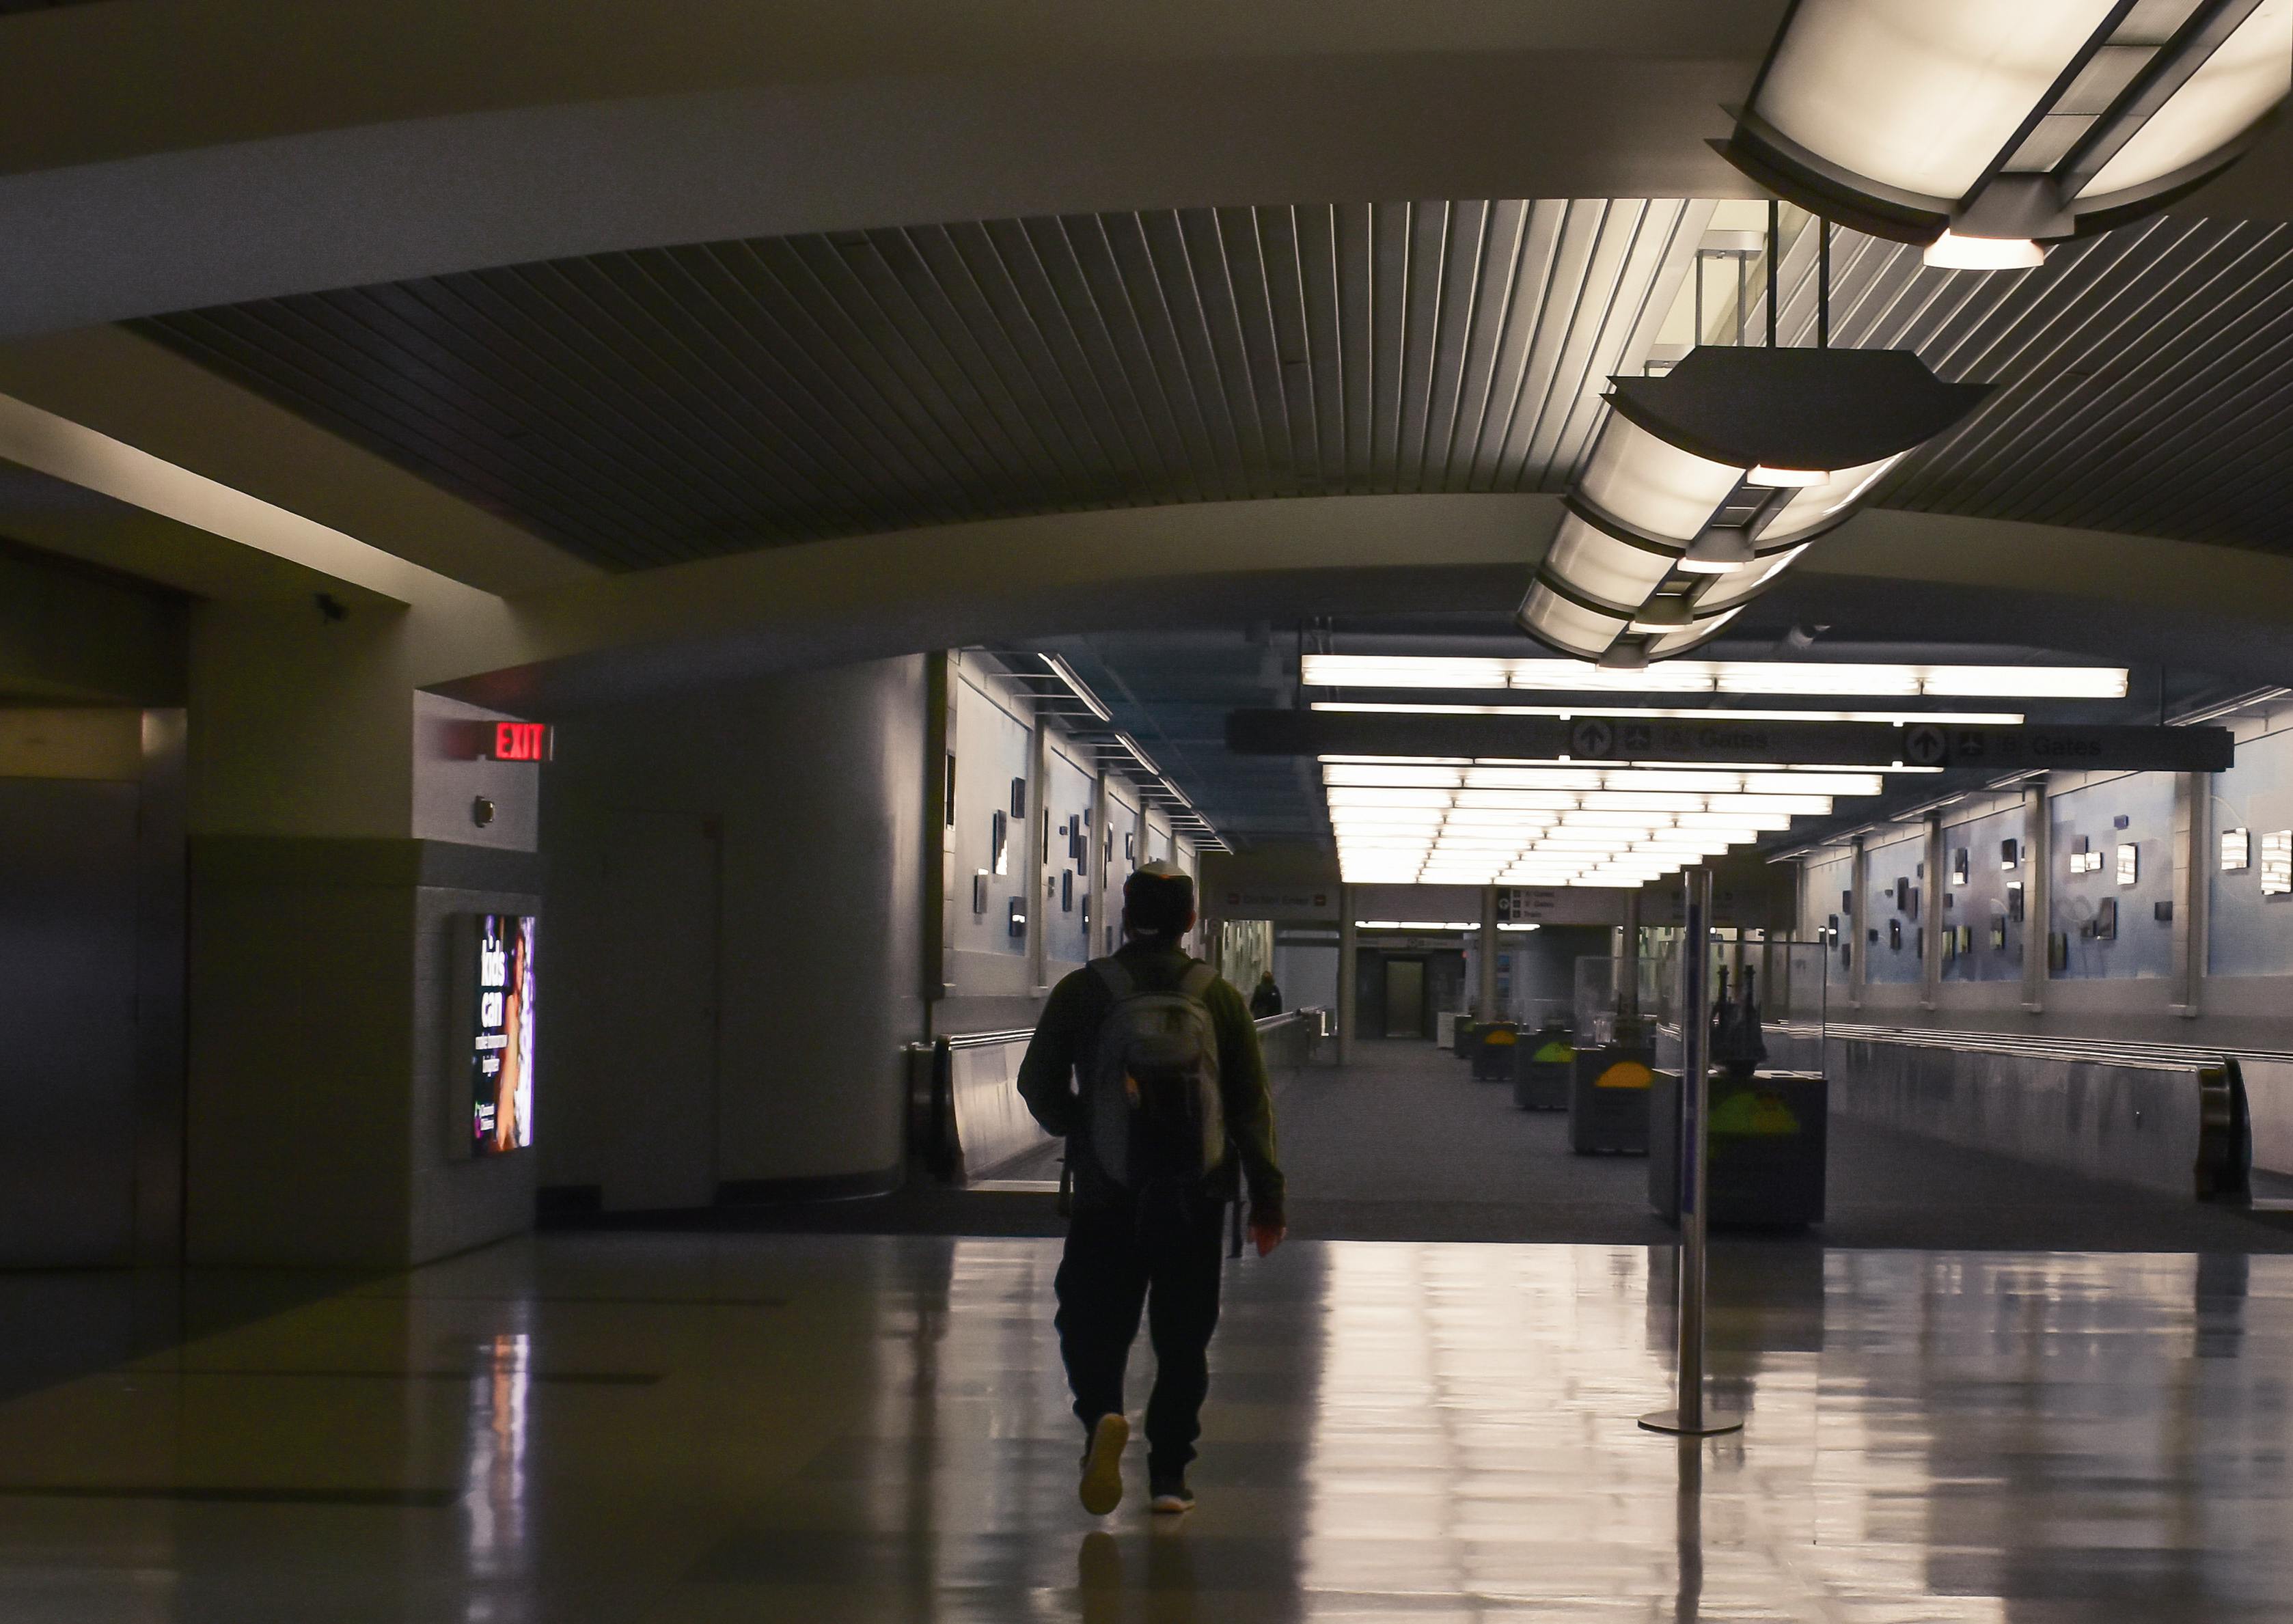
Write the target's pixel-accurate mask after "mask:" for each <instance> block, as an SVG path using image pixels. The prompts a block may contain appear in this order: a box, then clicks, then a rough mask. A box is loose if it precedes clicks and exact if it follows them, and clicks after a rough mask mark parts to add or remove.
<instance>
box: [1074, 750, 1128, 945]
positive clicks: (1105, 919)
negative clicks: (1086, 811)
mask: <svg viewBox="0 0 2293 1624" xmlns="http://www.w3.org/2000/svg"><path fill="white" fill-rule="evenodd" d="M1113 816H1114V802H1112V801H1110V800H1109V799H1108V798H1107V795H1106V768H1104V767H1101V768H1100V769H1099V770H1098V776H1097V777H1095V778H1093V779H1092V780H1090V840H1089V841H1088V842H1087V843H1085V844H1086V849H1085V850H1084V852H1083V854H1082V860H1083V867H1082V875H1081V876H1080V877H1081V878H1083V879H1087V880H1089V881H1090V928H1089V929H1088V930H1086V931H1084V932H1083V940H1082V953H1083V957H1085V958H1086V959H1091V958H1098V957H1101V956H1103V955H1105V954H1107V953H1111V952H1113V951H1114V948H1113V946H1112V945H1111V944H1110V943H1109V942H1108V941H1107V938H1106V927H1107V926H1108V925H1113V924H1115V923H1117V922H1118V919H1119V916H1120V915H1121V914H1122V897H1121V895H1120V893H1119V888H1117V887H1115V886H1113V885H1109V884H1108V883H1107V870H1108V869H1111V868H1112V867H1113V866H1114V865H1113V864H1112V863H1111V862H1109V861H1108V860H1107V820H1109V819H1110V818H1112V817H1113Z"/></svg>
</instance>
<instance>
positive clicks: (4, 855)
mask: <svg viewBox="0 0 2293 1624" xmlns="http://www.w3.org/2000/svg"><path fill="white" fill-rule="evenodd" d="M135 804H136V790H135V787H134V785H132V784H99V783H80V782H71V781H67V780H24V779H11V780H0V1266H5V1267H24V1266H28V1265H30V1266H49V1267H54V1266H59V1265H70V1264H124V1263H127V1262H129V1261H130V1260H131V1257H132V1254H133V1251H134V1211H135V1208H134V1200H135V1174H134V1165H135V1164H134V1156H135V1013H136V1012H135Z"/></svg>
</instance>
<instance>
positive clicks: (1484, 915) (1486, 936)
mask: <svg viewBox="0 0 2293 1624" xmlns="http://www.w3.org/2000/svg"><path fill="white" fill-rule="evenodd" d="M1496 1018H1497V888H1496V887H1495V885H1484V886H1482V887H1481V1004H1480V1008H1479V1010H1477V1011H1475V1012H1474V1019H1476V1020H1479V1021H1494V1020H1495V1019H1496Z"/></svg>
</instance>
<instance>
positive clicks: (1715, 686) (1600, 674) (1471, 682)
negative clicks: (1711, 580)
mask: <svg viewBox="0 0 2293 1624" xmlns="http://www.w3.org/2000/svg"><path fill="white" fill-rule="evenodd" d="M2126 678H2127V673H2126V669H2125V667H2121V666H1926V665H1885V664H1880V663H1876V662H1870V663H1866V662H1860V661H1859V662H1853V663H1849V662H1843V661H1825V660H1790V661H1786V660H1689V659H1675V660H1666V661H1664V662H1662V663H1660V664H1657V665H1651V666H1649V667H1647V668H1645V669H1643V670H1639V671H1632V670H1621V669H1610V668H1608V667H1600V666H1595V665H1592V663H1591V662H1589V661H1586V660H1575V659H1538V658H1522V659H1488V658H1464V657H1458V656H1450V655H1414V654H1309V655H1307V656H1305V658H1304V659H1303V661H1302V662H1301V666H1300V680H1302V681H1303V682H1304V683H1305V684H1306V685H1307V686H1308V687H1309V688H1447V689H1486V688H1506V689H1517V690H1518V689H1527V690H1540V691H1556V690H1558V691H1579V692H1608V693H1625V692H1631V693H1744V694H1838V695H1850V694H1852V695H1870V696H1876V697H1885V698H1900V699H1909V698H1913V697H1917V696H1932V697H1938V698H1949V699H1977V698H1981V699H2124V698H2125V697H2126ZM1574 714H1576V715H1584V714H1587V713H1584V712H1582V711H1579V712H1576V713H1574ZM1699 714H1700V713H1699ZM1925 719H1926V718H1924V717H1923V718H1921V720H1925Z"/></svg>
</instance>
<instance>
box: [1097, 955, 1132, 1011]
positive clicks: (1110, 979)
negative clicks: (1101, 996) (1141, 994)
mask: <svg viewBox="0 0 2293 1624" xmlns="http://www.w3.org/2000/svg"><path fill="white" fill-rule="evenodd" d="M1090 967H1091V968H1092V969H1093V970H1095V971H1097V972H1098V979H1099V980H1100V981H1102V982H1106V990H1107V991H1109V992H1111V993H1113V994H1114V1001H1115V1002H1116V1003H1118V1004H1120V1003H1122V1001H1123V999H1125V998H1130V996H1132V995H1133V994H1134V993H1136V992H1137V991H1138V982H1134V981H1132V980H1131V979H1130V971H1128V970H1126V969H1124V968H1123V967H1122V966H1121V965H1119V964H1117V963H1116V962H1115V961H1114V959H1112V958H1094V959H1092V960H1091V961H1090Z"/></svg>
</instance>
